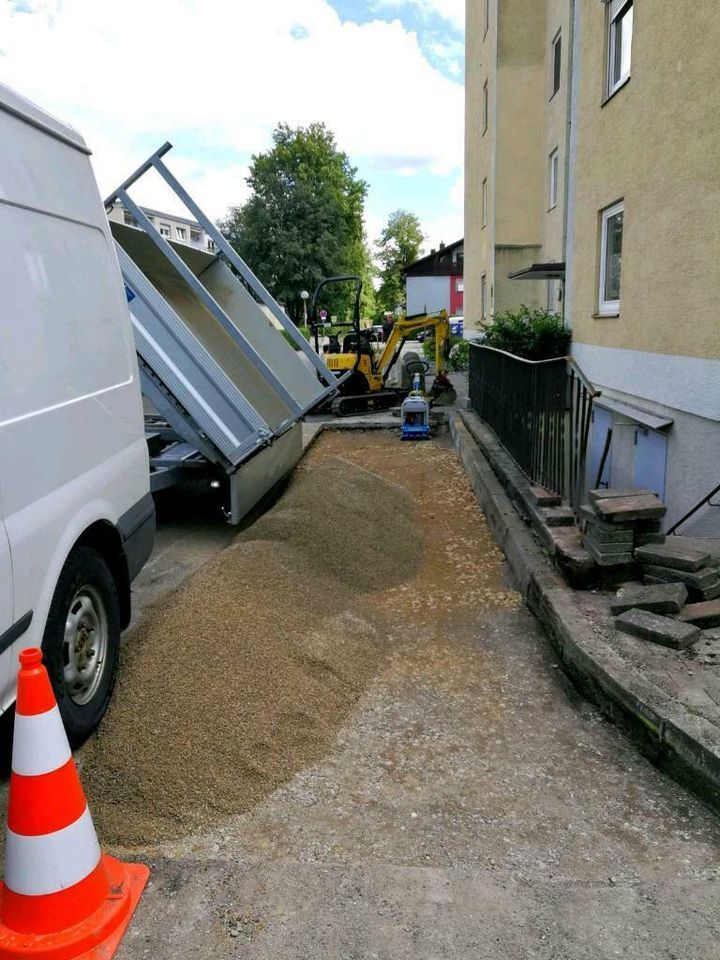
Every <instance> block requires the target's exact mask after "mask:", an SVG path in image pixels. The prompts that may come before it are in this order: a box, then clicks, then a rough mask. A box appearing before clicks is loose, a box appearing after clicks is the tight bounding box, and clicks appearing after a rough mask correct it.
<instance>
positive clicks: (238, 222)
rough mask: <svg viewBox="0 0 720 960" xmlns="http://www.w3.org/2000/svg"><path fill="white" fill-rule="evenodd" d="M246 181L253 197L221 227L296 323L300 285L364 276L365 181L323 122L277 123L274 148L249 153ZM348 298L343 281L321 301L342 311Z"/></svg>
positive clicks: (366, 255)
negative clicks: (306, 124)
mask: <svg viewBox="0 0 720 960" xmlns="http://www.w3.org/2000/svg"><path fill="white" fill-rule="evenodd" d="M247 182H248V185H249V186H250V190H251V194H250V198H249V199H248V201H247V202H246V203H245V204H243V205H242V206H239V207H231V208H230V210H229V211H228V213H227V216H226V217H225V219H224V220H221V221H220V224H219V226H220V229H221V230H222V232H223V234H224V235H225V237H226V238H227V240H228V241H229V243H231V244H232V246H233V247H234V248H235V249H236V250H237V252H238V253H239V254H240V256H241V257H242V258H243V259H244V260H246V261H247V263H248V264H249V265H250V266H251V268H252V269H253V271H254V272H255V273H256V274H257V276H258V277H259V278H260V279H261V280H262V282H263V283H264V284H265V285H266V286H267V287H268V289H269V290H270V291H271V293H272V294H273V296H274V297H275V298H276V299H277V300H279V301H280V302H281V303H283V304H284V306H285V309H286V311H287V313H288V315H289V316H290V318H291V319H292V320H293V321H294V322H295V323H300V322H301V320H302V316H303V304H302V300H301V298H300V291H301V290H308V291H310V292H311V293H312V291H313V290H314V289H315V287H316V286H317V284H318V283H319V281H320V280H322V279H323V278H324V277H329V276H333V275H338V274H345V273H360V274H362V273H363V272H365V271H366V270H367V268H368V266H369V262H370V257H369V253H368V250H367V245H366V243H365V236H364V233H363V207H364V204H365V197H366V195H367V183H365V181H364V180H361V179H359V178H358V176H357V169H356V168H355V167H353V166H352V165H351V163H350V160H349V159H348V157H347V154H345V153H343V152H342V151H341V150H339V149H338V147H337V144H336V142H335V136H334V134H333V133H332V132H331V131H330V130H328V129H327V127H326V126H325V125H324V124H322V123H313V124H310V126H309V127H298V128H297V129H292V128H291V127H289V126H287V124H283V123H281V124H279V125H278V126H277V127H276V129H275V131H274V133H273V146H272V148H271V149H270V150H268V151H267V152H265V153H260V154H256V155H254V156H253V158H252V162H251V164H250V175H249V177H248V178H247ZM350 302H351V294H350V287H349V285H348V287H347V289H343V290H339V289H338V290H333V291H332V293H330V294H329V295H328V297H326V298H325V300H324V302H323V304H322V306H324V307H325V308H326V309H329V310H331V311H332V312H333V313H342V314H345V313H347V310H348V308H349V304H350Z"/></svg>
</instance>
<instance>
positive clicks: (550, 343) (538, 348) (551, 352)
mask: <svg viewBox="0 0 720 960" xmlns="http://www.w3.org/2000/svg"><path fill="white" fill-rule="evenodd" d="M483 330H484V333H485V337H484V339H483V343H484V345H485V346H486V347H495V348H496V349H498V350H505V351H507V352H508V353H514V354H515V355H516V356H518V357H525V359H527V360H550V359H552V358H553V357H564V356H566V354H567V353H568V352H569V346H570V340H571V339H572V334H571V333H570V331H569V330H568V329H567V328H566V327H565V326H564V325H563V318H562V317H561V316H560V315H559V314H557V313H548V312H547V311H546V310H537V309H535V308H532V307H526V306H522V307H520V309H519V310H516V311H511V310H508V311H507V312H506V313H499V314H497V316H495V317H493V319H492V320H491V321H490V322H489V323H488V324H486V325H485V327H484V328H483Z"/></svg>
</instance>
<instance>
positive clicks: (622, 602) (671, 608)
mask: <svg viewBox="0 0 720 960" xmlns="http://www.w3.org/2000/svg"><path fill="white" fill-rule="evenodd" d="M686 600H687V587H686V586H685V584H684V583H657V584H648V585H642V584H628V585H627V586H624V587H621V588H620V589H619V590H618V592H617V593H616V594H615V599H614V600H613V601H612V603H611V604H610V612H611V613H612V614H613V615H614V616H617V615H618V614H620V613H625V611H626V610H647V611H648V612H649V613H679V612H680V611H681V610H682V608H683V606H684V604H685V601H686Z"/></svg>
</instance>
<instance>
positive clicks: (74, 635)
mask: <svg viewBox="0 0 720 960" xmlns="http://www.w3.org/2000/svg"><path fill="white" fill-rule="evenodd" d="M107 648H108V619H107V611H106V610H105V604H104V602H103V599H102V597H101V595H100V593H99V592H98V591H97V590H96V589H95V587H91V586H90V585H89V584H86V585H85V586H84V587H81V588H80V589H79V590H78V591H77V593H76V594H75V596H74V597H73V599H72V602H71V604H70V607H69V609H68V615H67V619H66V621H65V635H64V638H63V680H64V683H65V689H66V691H67V693H68V696H69V697H70V699H71V700H72V701H73V703H76V704H77V705H78V706H84V705H85V704H86V703H89V701H90V700H92V698H93V697H94V696H95V694H96V693H97V689H98V687H99V686H100V682H101V681H102V677H103V673H104V671H105V662H106V657H107Z"/></svg>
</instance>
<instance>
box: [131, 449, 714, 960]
mask: <svg viewBox="0 0 720 960" xmlns="http://www.w3.org/2000/svg"><path fill="white" fill-rule="evenodd" d="M338 457H339V458H341V459H342V460H344V461H345V462H347V463H350V464H357V465H359V466H361V467H362V468H364V469H366V470H369V471H371V472H373V473H375V474H377V475H378V476H379V477H381V478H383V479H385V480H387V481H390V482H392V483H396V484H399V485H400V486H401V487H404V488H405V489H406V490H407V491H408V492H409V494H410V495H411V497H412V498H413V501H414V503H415V508H416V514H415V516H416V521H417V523H418V525H419V526H420V528H421V530H422V533H423V546H422V557H421V559H420V563H419V566H418V567H417V569H416V570H414V571H413V572H412V576H410V577H408V579H406V580H405V581H404V582H401V583H396V584H394V585H391V586H390V587H388V589H385V590H382V591H375V592H372V593H367V594H361V595H360V596H359V597H356V598H355V601H354V602H361V603H362V604H364V606H365V607H366V608H367V609H368V610H369V609H372V610H373V611H374V612H373V621H372V622H373V624H374V627H375V629H376V630H378V632H379V635H380V637H381V639H382V641H383V642H384V644H385V646H386V651H385V655H384V656H383V657H380V658H379V659H378V661H377V664H376V672H375V673H374V676H373V677H372V678H370V679H369V680H368V682H367V683H366V685H365V686H364V688H363V690H362V691H361V692H360V694H359V697H358V700H357V703H356V704H355V705H354V706H353V708H352V709H351V710H350V711H349V712H348V714H347V716H346V718H345V720H344V721H343V722H342V723H341V724H340V725H339V726H338V728H337V730H336V731H335V735H334V737H333V739H332V742H331V743H330V745H329V747H328V749H327V751H326V752H325V753H324V755H323V756H322V758H320V759H318V760H316V761H314V762H312V763H310V764H309V765H307V766H306V767H304V768H303V769H301V770H299V771H298V772H296V773H295V775H294V776H293V777H292V778H291V779H289V780H288V781H287V782H286V783H285V784H284V785H283V786H281V787H279V788H278V789H276V790H274V791H273V792H272V793H269V794H268V795H267V796H265V797H264V798H263V799H262V800H260V801H259V802H258V803H257V804H255V805H254V806H251V807H250V808H249V809H248V810H246V812H244V813H242V814H240V815H238V816H231V817H227V818H226V819H225V820H223V821H222V822H218V824H217V825H216V827H215V828H214V829H212V830H210V831H207V832H205V833H198V832H193V833H191V834H189V835H186V836H185V837H184V838H181V839H176V840H174V841H169V842H164V843H160V844H156V845H154V846H153V847H151V848H148V849H144V850H143V849H139V848H135V849H134V850H133V851H132V853H133V855H134V856H140V857H142V858H144V859H145V860H146V862H149V863H150V864H151V865H152V867H153V877H152V880H151V885H150V887H149V888H148V891H147V892H146V894H145V897H144V898H143V901H142V903H141V905H140V908H139V911H138V914H137V916H136V918H135V921H134V923H133V925H132V928H131V931H130V933H129V934H128V936H127V937H126V940H125V942H124V944H123V946H122V948H121V950H120V952H119V954H118V957H119V960H139V958H153V960H164V958H170V957H173V958H179V960H184V958H191V957H193V958H195V957H203V958H210V960H215V958H218V960H220V958H231V957H245V958H250V960H260V958H262V960H270V958H280V957H282V958H292V960H301V958H302V960H305V958H307V960H310V958H313V960H315V958H317V957H323V958H332V960H354V958H357V960H360V958H362V960H365V958H378V960H405V958H407V960H410V958H413V960H417V958H420V960H444V958H446V957H447V958H449V957H453V958H456V957H461V958H467V960H470V958H494V960H506V958H507V960H518V958H526V957H527V958H530V957H532V958H542V960H605V958H608V960H609V958H615V957H627V956H632V957H633V958H634V960H716V958H717V957H718V956H719V955H720V951H719V950H718V946H717V944H718V942H719V941H718V936H719V935H720V907H719V906H718V905H719V903H720V870H719V860H718V853H719V850H720V844H719V841H720V828H719V824H718V821H717V819H716V818H715V817H714V815H713V814H711V813H710V812H709V811H708V810H707V809H706V808H704V807H703V806H702V805H701V804H700V803H699V802H698V801H696V800H695V799H694V798H693V797H692V796H691V795H689V794H688V793H686V792H685V791H684V790H683V789H682V788H680V787H679V786H677V785H676V784H675V783H673V782H672V781H670V780H668V779H667V778H666V777H664V776H663V775H662V774H660V773H659V772H658V771H656V770H655V769H654V768H653V767H651V766H650V765H649V764H648V763H647V762H646V761H645V760H643V759H642V758H641V757H640V756H639V754H638V753H637V752H636V750H635V748H634V747H633V746H632V744H630V743H629V742H627V741H626V740H625V739H624V738H623V737H622V736H621V735H620V734H619V733H618V732H617V731H616V730H615V729H614V728H612V727H610V726H609V725H607V724H606V723H605V722H604V721H603V720H602V719H601V718H600V717H599V716H598V715H597V714H596V713H595V711H594V710H593V709H592V708H591V707H589V706H588V705H587V704H586V703H585V702H584V701H582V700H580V699H579V698H578V697H577V696H576V695H575V693H574V691H573V690H572V688H570V687H569V686H568V684H567V682H566V681H565V679H564V677H563V675H562V673H561V671H560V670H559V669H557V665H556V664H555V663H554V661H553V659H552V656H551V654H550V653H549V651H548V646H547V643H546V641H545V639H544V638H543V636H542V634H541V633H540V631H539V630H538V629H537V626H536V624H535V622H534V620H533V619H532V618H531V617H530V616H529V614H528V613H527V612H526V611H525V609H524V608H523V607H522V606H521V605H520V604H519V602H518V598H517V595H516V594H515V592H514V591H513V589H512V585H511V584H510V583H508V582H507V581H506V579H505V570H504V565H503V563H502V558H501V556H500V554H499V553H498V550H497V548H496V547H495V545H494V543H493V541H492V538H491V536H490V534H489V532H488V530H487V528H486V526H485V524H484V521H483V519H482V516H481V515H480V513H479V512H478V511H477V508H476V507H475V504H474V501H473V498H472V495H471V492H470V490H469V488H468V486H467V484H466V482H465V478H464V476H463V474H462V472H461V470H460V468H459V466H458V464H457V463H456V461H455V457H454V453H453V452H452V450H450V449H448V448H447V447H444V446H443V445H442V444H440V445H438V444H432V445H415V446H410V445H404V444H403V445H401V444H399V443H398V441H397V438H396V436H395V435H378V434H377V433H375V434H372V435H371V434H347V435H345V434H340V435H326V436H324V437H323V438H321V440H320V441H319V443H318V444H317V445H316V446H315V448H314V449H313V451H312V453H311V455H310V456H309V457H308V458H307V460H306V461H305V462H304V464H303V466H302V469H303V471H314V470H317V469H320V468H321V467H322V465H323V464H324V463H327V462H328V461H329V460H331V459H334V458H338ZM338 636H340V635H338Z"/></svg>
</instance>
